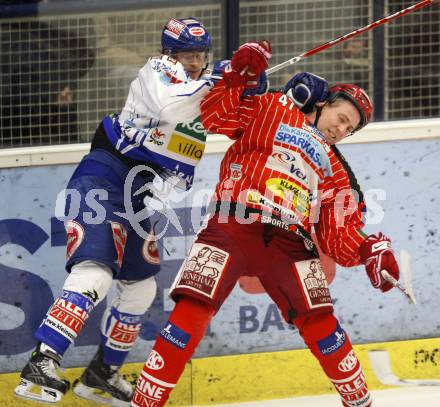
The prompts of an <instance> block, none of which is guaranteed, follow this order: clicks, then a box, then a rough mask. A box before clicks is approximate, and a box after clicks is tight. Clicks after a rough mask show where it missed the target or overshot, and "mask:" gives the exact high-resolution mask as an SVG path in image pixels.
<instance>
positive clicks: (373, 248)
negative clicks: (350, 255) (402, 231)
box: [359, 233, 400, 292]
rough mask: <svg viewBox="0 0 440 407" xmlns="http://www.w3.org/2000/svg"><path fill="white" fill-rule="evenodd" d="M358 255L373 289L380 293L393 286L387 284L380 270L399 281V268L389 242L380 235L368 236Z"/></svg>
mask: <svg viewBox="0 0 440 407" xmlns="http://www.w3.org/2000/svg"><path fill="white" fill-rule="evenodd" d="M359 253H360V255H361V261H362V263H364V264H365V268H366V270H367V274H368V277H369V278H370V281H371V284H372V285H373V287H374V288H379V289H380V290H381V291H382V292H386V291H389V290H391V289H392V288H393V285H391V284H390V283H389V282H387V281H386V280H385V279H384V278H383V277H382V274H381V271H382V270H386V271H388V273H390V274H391V276H393V277H394V278H395V279H396V280H399V274H400V273H399V266H398V265H397V261H396V258H395V257H394V253H393V249H391V240H390V239H388V238H387V237H386V236H384V235H383V234H382V233H379V235H378V236H376V235H370V236H368V237H367V238H366V239H365V240H364V241H363V242H362V244H361V246H360V248H359Z"/></svg>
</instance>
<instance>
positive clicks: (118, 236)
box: [110, 222, 127, 267]
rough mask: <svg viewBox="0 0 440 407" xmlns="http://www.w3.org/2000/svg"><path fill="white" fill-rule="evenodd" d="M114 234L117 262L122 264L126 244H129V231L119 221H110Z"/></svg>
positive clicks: (119, 264)
mask: <svg viewBox="0 0 440 407" xmlns="http://www.w3.org/2000/svg"><path fill="white" fill-rule="evenodd" d="M110 225H111V228H112V234H113V243H114V244H115V249H116V263H117V264H118V266H119V267H121V266H122V259H123V257H124V250H125V245H126V244H127V231H126V230H125V228H124V226H122V225H121V224H120V223H119V222H110Z"/></svg>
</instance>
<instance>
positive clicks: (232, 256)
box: [132, 221, 246, 407]
mask: <svg viewBox="0 0 440 407" xmlns="http://www.w3.org/2000/svg"><path fill="white" fill-rule="evenodd" d="M227 228H228V225H227V224H222V225H216V222H212V223H211V221H210V222H209V223H208V226H207V227H206V228H205V229H203V230H202V231H201V232H200V234H199V235H198V238H197V240H196V242H195V243H194V244H193V246H192V247H191V250H190V252H189V254H188V257H187V258H186V260H185V261H184V263H183V265H182V267H181V269H180V271H179V273H178V274H177V276H176V279H175V281H174V284H173V286H172V288H171V293H170V295H171V296H172V298H173V299H174V300H175V301H176V302H177V303H176V306H175V307H174V309H173V311H172V312H171V314H170V316H169V319H168V321H167V323H166V324H165V326H164V327H163V328H162V330H161V331H160V333H159V335H158V336H157V338H156V342H155V344H154V346H153V349H152V351H151V353H150V354H149V356H148V359H147V361H146V362H145V365H144V367H143V370H142V372H141V374H140V376H139V379H138V381H137V386H136V390H135V394H134V396H133V399H132V406H138V407H140V406H142V407H143V406H146V405H154V406H157V407H159V406H163V405H165V403H166V401H167V399H168V397H169V394H170V392H171V391H172V389H173V388H174V387H175V385H176V383H177V381H178V380H179V378H180V376H181V374H182V372H183V370H184V368H185V364H186V363H187V362H188V361H189V360H190V358H191V357H192V355H193V353H194V350H195V349H196V347H197V345H198V344H199V342H200V341H201V340H202V338H203V335H204V333H205V331H206V329H207V327H208V325H209V322H210V321H211V319H212V317H213V316H214V314H215V312H216V311H217V310H218V309H219V308H220V306H221V304H222V303H223V301H224V300H225V298H226V297H227V296H228V295H229V294H230V292H231V290H232V288H233V287H234V285H235V283H236V281H237V279H238V277H239V276H240V272H241V271H244V270H245V269H246V265H245V262H244V260H243V258H244V256H243V255H242V254H241V252H240V251H239V250H238V249H237V244H236V241H235V239H236V238H237V236H234V235H232V236H231V235H228V234H226V229H227Z"/></svg>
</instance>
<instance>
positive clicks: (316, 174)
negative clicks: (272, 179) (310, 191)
mask: <svg viewBox="0 0 440 407" xmlns="http://www.w3.org/2000/svg"><path fill="white" fill-rule="evenodd" d="M265 167H266V168H269V169H271V170H274V171H277V172H280V173H282V174H285V175H287V176H289V177H291V178H294V179H295V180H297V181H298V182H299V183H300V184H302V185H305V186H307V187H310V188H316V187H317V185H316V183H317V182H318V179H319V178H321V179H323V178H324V171H323V169H322V168H318V167H316V166H314V165H313V167H312V166H311V165H309V164H308V163H307V162H306V161H305V160H304V159H303V157H301V154H300V153H299V152H297V151H293V150H289V149H287V148H284V147H281V146H276V145H274V146H273V150H272V154H271V155H270V156H268V157H267V160H266V164H265Z"/></svg>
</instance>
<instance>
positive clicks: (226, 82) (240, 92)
mask: <svg viewBox="0 0 440 407" xmlns="http://www.w3.org/2000/svg"><path fill="white" fill-rule="evenodd" d="M270 50H271V48H270V44H269V43H268V42H267V41H263V42H260V43H246V44H244V45H242V46H241V47H240V48H239V49H238V50H237V51H236V52H235V54H234V56H233V57H232V60H231V63H230V64H229V65H227V66H226V67H225V69H224V71H223V78H222V80H221V81H220V82H218V83H217V84H216V86H214V88H213V89H212V90H211V92H209V93H208V95H207V96H206V97H205V98H204V100H203V101H202V104H201V113H202V116H201V118H202V123H203V125H204V127H205V128H206V129H208V130H209V131H211V132H213V133H221V134H225V135H227V136H228V137H230V138H232V139H237V138H238V137H240V135H241V134H242V133H243V131H244V129H245V128H246V127H247V126H248V125H249V123H250V122H251V121H252V119H253V118H254V117H255V116H257V115H258V113H259V111H260V109H261V108H262V101H261V100H258V98H254V97H253V96H255V95H260V94H262V93H264V92H265V90H266V88H267V83H266V82H265V81H266V77H265V75H264V70H265V69H266V68H267V66H268V60H269V58H270V56H271V53H270Z"/></svg>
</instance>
